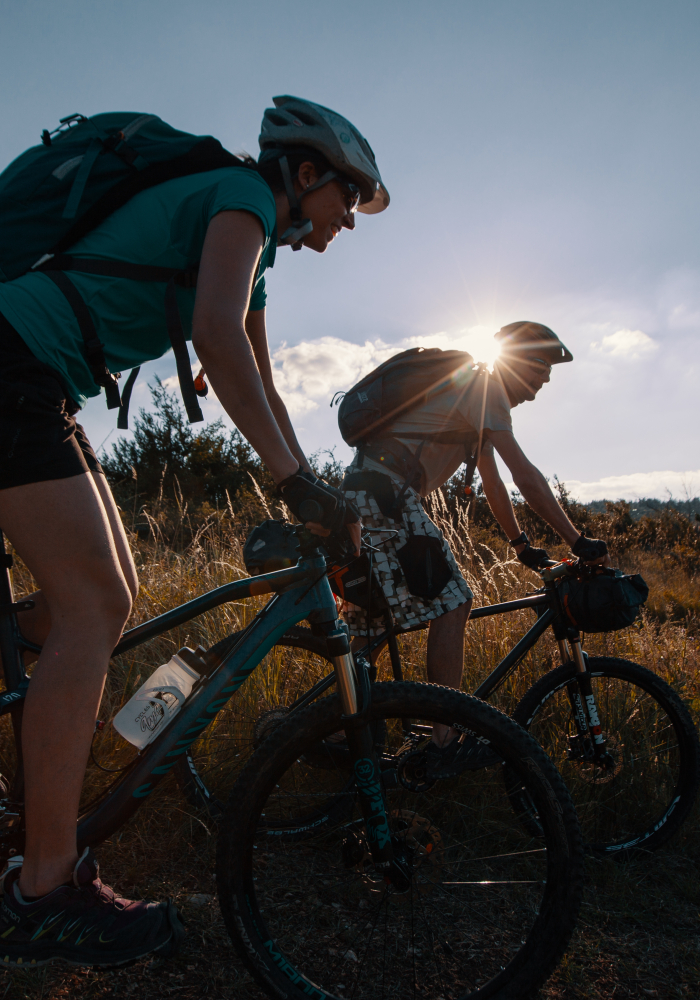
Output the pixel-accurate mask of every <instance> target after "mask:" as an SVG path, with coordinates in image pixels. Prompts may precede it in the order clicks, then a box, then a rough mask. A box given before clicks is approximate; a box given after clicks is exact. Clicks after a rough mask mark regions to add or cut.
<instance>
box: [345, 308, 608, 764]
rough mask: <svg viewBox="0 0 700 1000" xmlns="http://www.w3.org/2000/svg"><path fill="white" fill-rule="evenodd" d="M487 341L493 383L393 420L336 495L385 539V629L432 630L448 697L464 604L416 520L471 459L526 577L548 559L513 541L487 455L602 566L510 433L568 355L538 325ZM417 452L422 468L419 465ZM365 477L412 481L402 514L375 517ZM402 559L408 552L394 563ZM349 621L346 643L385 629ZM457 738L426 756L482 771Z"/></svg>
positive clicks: (396, 488) (437, 675) (456, 580)
mask: <svg viewBox="0 0 700 1000" xmlns="http://www.w3.org/2000/svg"><path fill="white" fill-rule="evenodd" d="M495 336H496V339H497V340H498V341H499V343H500V345H501V351H500V355H499V357H498V360H497V361H496V363H495V365H494V371H493V373H492V374H489V373H488V372H487V371H483V372H482V373H481V374H474V373H473V371H472V370H471V369H470V370H469V371H468V372H465V373H463V377H458V378H456V379H453V380H452V382H451V384H450V386H449V387H448V388H446V389H442V390H440V391H439V392H437V393H436V394H435V395H433V396H432V397H430V398H429V399H428V401H427V402H425V403H423V404H422V405H420V406H418V407H416V408H415V409H411V410H410V411H409V412H408V413H406V414H405V415H404V416H400V417H399V418H398V419H397V420H396V421H395V422H394V423H393V424H392V425H391V427H390V428H389V430H388V431H385V432H383V434H382V439H381V441H378V442H377V443H376V445H370V446H365V447H363V448H362V457H361V458H360V457H359V454H358V456H357V457H356V458H355V459H354V461H353V463H352V464H351V466H350V467H349V468H348V470H347V473H346V479H345V480H344V485H343V489H345V495H346V496H347V497H348V498H349V499H351V500H353V501H354V503H355V504H356V505H357V507H358V508H359V511H360V514H361V516H362V520H363V524H364V525H365V527H372V528H375V529H378V528H384V529H387V530H389V531H393V532H394V534H389V535H387V536H384V537H385V538H386V539H387V540H386V541H383V542H382V544H381V545H379V547H378V552H377V554H376V556H375V566H376V574H377V577H378V580H379V583H380V584H381V587H382V591H383V594H384V597H385V599H386V601H387V604H388V607H389V610H390V612H391V615H392V618H393V621H394V624H395V625H399V627H401V628H405V629H410V628H415V627H416V626H420V625H421V624H422V623H425V622H429V623H430V627H429V633H428V650H427V674H428V680H429V681H431V682H433V683H436V684H445V685H447V686H448V687H455V688H458V687H459V686H460V682H461V678H462V669H463V663H464V628H465V625H466V622H467V619H468V617H469V611H470V609H471V604H472V597H473V595H472V593H471V590H470V589H469V587H468V585H467V582H466V580H465V579H464V577H463V576H462V574H461V573H460V571H459V568H458V566H457V563H456V561H455V559H454V556H453V555H452V552H451V551H450V547H449V545H448V543H447V541H446V540H445V538H444V537H443V535H442V532H441V531H440V530H439V529H438V527H437V526H436V525H435V524H434V523H433V521H431V519H430V518H429V517H428V515H427V514H426V512H425V510H424V509H423V506H422V504H421V497H424V496H427V495H428V494H429V493H431V492H432V491H433V490H435V489H438V488H439V487H440V486H442V485H443V484H444V483H445V482H446V481H447V480H448V479H449V478H450V476H452V475H454V473H455V472H456V471H457V469H458V468H459V466H460V465H461V464H462V462H463V461H465V460H466V459H467V458H468V456H469V455H471V454H473V453H477V454H478V464H477V468H478V470H479V474H480V476H481V481H482V484H483V487H484V492H485V494H486V498H487V500H488V502H489V504H490V506H491V510H492V511H493V514H494V516H495V518H496V520H497V521H498V523H499V524H500V526H501V528H502V529H503V531H504V532H505V534H506V537H507V538H508V539H509V540H510V544H511V545H512V546H513V548H514V550H515V552H516V553H517V556H518V559H519V560H520V561H521V562H522V563H524V564H525V565H526V566H529V567H530V568H531V569H537V568H538V567H539V566H540V565H544V561H545V560H546V559H547V558H548V556H547V553H546V552H545V550H544V549H538V548H534V547H533V546H532V545H531V544H530V542H529V540H528V538H527V535H526V534H525V533H524V532H523V531H521V529H520V525H519V524H518V521H517V519H516V516H515V512H514V510H513V505H512V503H511V500H510V497H509V495H508V491H507V489H506V487H505V485H504V483H503V481H502V480H501V477H500V475H499V472H498V467H497V465H496V460H495V455H494V449H495V451H497V452H498V454H499V455H500V456H501V458H502V459H503V461H504V462H505V464H506V465H507V466H508V468H509V470H510V472H511V475H512V477H513V481H514V483H515V485H516V486H517V488H518V489H519V490H520V492H521V493H522V495H523V497H524V498H525V499H526V500H527V502H528V503H529V505H530V506H531V507H532V509H533V510H534V511H535V512H536V513H537V514H539V515H540V517H542V518H544V520H545V521H547V523H548V524H549V525H551V527H552V528H554V530H555V531H556V532H558V534H559V535H560V536H561V537H562V539H563V540H564V541H565V542H567V543H568V544H569V545H570V546H571V550H572V552H573V553H574V555H576V556H580V557H581V558H582V559H583V560H585V561H591V562H597V561H603V560H605V559H607V558H608V557H607V546H606V544H605V542H604V541H600V540H597V539H590V538H585V537H584V535H583V532H579V531H578V530H577V529H576V528H575V527H574V525H573V524H572V523H571V521H570V520H569V518H568V517H567V515H566V513H565V512H564V511H563V510H562V508H561V507H560V505H559V504H558V502H557V500H556V498H555V497H554V494H553V493H552V491H551V489H550V487H549V484H548V483H547V480H546V479H545V478H544V476H543V475H542V473H541V472H539V470H538V469H536V468H535V466H534V465H533V464H532V462H530V461H529V460H528V459H527V457H526V456H525V455H524V453H523V451H522V449H521V448H520V446H519V445H518V442H517V441H516V439H515V437H514V435H513V430H512V424H511V416H510V411H511V409H512V408H513V407H515V406H518V405H519V404H520V403H524V402H526V401H532V400H534V399H535V397H536V395H537V393H538V392H539V390H540V389H541V388H542V386H543V385H544V384H545V382H549V376H550V373H551V370H552V365H555V364H560V363H562V362H566V361H572V360H573V357H572V355H571V353H570V352H569V351H568V350H567V348H566V347H565V346H564V345H563V344H562V342H561V341H560V340H559V338H558V337H557V335H556V334H555V333H553V331H552V330H550V329H549V328H548V327H546V326H542V325H541V324H540V323H529V322H520V323H511V324H510V325H508V326H505V327H503V328H502V329H501V330H499V332H498V333H497V334H496V335H495ZM444 431H448V432H451V434H449V435H445V436H446V437H448V436H449V437H450V438H451V439H452V440H453V441H454V442H456V443H441V442H438V441H435V440H426V441H425V443H424V444H422V445H419V443H418V441H417V437H419V436H420V435H421V434H424V433H426V432H430V433H434V432H444ZM404 435H405V436H404ZM418 447H421V452H420V456H417V455H416V450H417V448H418ZM417 457H419V459H420V460H419V461H418V462H416V458H417ZM363 470H366V471H367V472H370V473H375V476H376V473H377V472H379V473H383V474H384V476H385V477H386V480H385V485H384V488H385V489H386V484H387V483H390V484H391V486H390V488H391V491H392V493H391V495H392V496H399V495H400V494H401V491H402V490H404V486H405V484H406V479H407V476H409V477H412V482H410V483H409V485H408V487H407V488H405V491H404V495H403V499H402V504H401V509H400V510H399V511H396V510H393V511H392V516H391V517H389V516H387V514H386V513H383V512H382V507H383V508H384V510H385V511H386V509H387V502H386V500H383V499H382V498H381V497H379V498H377V496H375V495H374V494H373V492H372V487H371V483H372V482H374V483H376V482H377V480H376V478H374V479H372V478H371V477H367V486H364V485H363V480H362V475H361V473H362V471H363ZM414 470H415V477H414V478H413V473H414ZM358 473H359V474H360V475H358ZM375 493H376V489H375ZM378 499H379V502H378ZM380 537H382V536H380ZM416 538H418V539H421V538H423V539H431V538H432V539H434V540H435V542H434V543H433V545H432V549H431V551H430V553H429V555H428V556H427V557H426V555H425V552H426V549H427V548H428V545H425V544H424V545H420V544H419V545H415V543H413V545H414V547H413V549H411V548H410V547H408V546H409V542H412V540H415V539H416ZM438 543H439V544H438ZM401 549H405V552H404V553H401V554H398V553H400V550H401ZM412 551H415V553H416V556H415V559H416V564H415V565H411V564H410V562H409V560H410V559H411V558H413V557H412V556H410V557H408V559H407V556H406V553H408V552H412ZM429 577H430V578H431V579H432V580H433V581H435V584H434V587H433V591H435V590H437V591H438V592H437V593H434V592H433V593H431V591H430V586H429V581H428V578H429ZM426 593H427V594H428V595H429V596H426ZM347 620H348V625H349V628H350V632H351V634H352V635H355V636H365V635H367V632H368V628H369V632H370V634H378V632H379V631H382V630H383V629H384V627H385V622H384V619H383V618H377V619H376V620H373V621H372V622H371V623H369V624H368V622H367V617H366V614H365V612H364V610H363V609H361V608H356V607H352V606H351V607H350V608H349V609H348V611H347ZM358 642H359V640H358ZM455 736H456V734H455V732H454V730H452V729H450V728H449V727H447V726H436V727H435V728H434V732H433V739H432V743H431V745H430V747H429V750H430V752H431V753H433V754H434V755H435V761H436V766H439V768H440V769H441V773H442V772H443V771H444V775H445V776H447V775H448V773H455V769H457V770H459V769H461V768H463V767H468V766H470V765H471V764H472V763H474V762H475V761H476V760H477V757H478V762H479V763H481V764H483V762H484V759H488V758H485V757H484V754H483V753H481V754H480V755H479V751H478V748H477V747H475V746H474V745H473V744H470V743H469V741H467V740H465V741H463V742H462V743H458V742H457V740H456V739H455Z"/></svg>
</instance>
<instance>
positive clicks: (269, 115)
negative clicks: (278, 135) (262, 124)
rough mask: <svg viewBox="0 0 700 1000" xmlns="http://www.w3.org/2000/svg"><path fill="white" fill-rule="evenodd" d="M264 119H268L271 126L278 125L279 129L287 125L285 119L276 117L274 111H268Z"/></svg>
mask: <svg viewBox="0 0 700 1000" xmlns="http://www.w3.org/2000/svg"><path fill="white" fill-rule="evenodd" d="M265 117H266V118H268V119H269V120H270V121H271V122H272V124H273V125H279V126H280V127H283V126H285V125H289V122H288V120H287V119H286V118H283V117H282V115H276V114H275V112H274V111H268V112H267V114H266V115H265Z"/></svg>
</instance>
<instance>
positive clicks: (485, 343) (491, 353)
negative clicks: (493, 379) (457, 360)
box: [459, 326, 501, 369]
mask: <svg viewBox="0 0 700 1000" xmlns="http://www.w3.org/2000/svg"><path fill="white" fill-rule="evenodd" d="M495 332H496V331H495V330H492V329H491V328H490V327H486V326H472V327H470V328H469V329H468V330H465V332H464V333H463V334H462V336H461V337H460V338H459V339H460V341H461V344H460V346H462V345H463V346H464V350H466V351H469V353H470V354H471V356H472V357H473V358H474V360H475V361H481V362H483V364H486V365H488V367H489V368H491V369H493V364H494V362H495V360H496V358H497V357H498V355H499V353H500V350H501V345H500V344H499V343H498V341H497V340H494V338H493V335H494V333H495Z"/></svg>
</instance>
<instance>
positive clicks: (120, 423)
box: [117, 365, 141, 431]
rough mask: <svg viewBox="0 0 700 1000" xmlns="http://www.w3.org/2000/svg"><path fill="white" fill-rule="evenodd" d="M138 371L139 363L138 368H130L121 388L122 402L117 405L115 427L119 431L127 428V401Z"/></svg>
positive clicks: (129, 399) (129, 400) (129, 398)
mask: <svg viewBox="0 0 700 1000" xmlns="http://www.w3.org/2000/svg"><path fill="white" fill-rule="evenodd" d="M140 371H141V365H139V366H138V368H132V369H131V373H130V375H129V377H128V379H127V380H126V383H125V385H124V388H123V389H122V404H121V406H120V407H119V414H118V416H117V429H118V430H120V431H126V430H128V429H129V403H130V402H131V393H132V390H133V388H134V385H135V383H136V379H137V378H138V375H139V372H140Z"/></svg>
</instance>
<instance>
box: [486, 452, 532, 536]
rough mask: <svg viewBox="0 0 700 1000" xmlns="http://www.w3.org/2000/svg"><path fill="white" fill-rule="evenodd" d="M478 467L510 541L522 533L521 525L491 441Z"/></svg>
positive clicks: (488, 498) (493, 507) (499, 521)
mask: <svg viewBox="0 0 700 1000" xmlns="http://www.w3.org/2000/svg"><path fill="white" fill-rule="evenodd" d="M478 469H479V475H480V476H481V482H482V485H483V487H484V493H485V494H486V499H487V500H488V502H489V507H490V508H491V511H492V513H493V516H494V517H495V518H496V520H497V521H498V523H499V524H500V526H501V527H502V528H503V531H504V532H505V535H506V538H507V539H508V540H509V541H510V540H511V539H513V538H517V537H518V535H519V534H520V525H519V524H518V522H517V519H516V517H515V511H514V510H513V504H512V503H511V501H510V497H509V496H508V490H507V489H506V487H505V483H504V482H503V480H502V479H501V476H500V474H499V472H498V466H497V465H496V457H495V455H494V453H493V445H492V444H491V443H490V442H487V443H486V444H485V445H484V447H483V449H482V452H481V456H480V458H479V465H478ZM524 547H525V546H524V545H522V546H520V545H516V547H515V548H516V551H520V549H522V548H524Z"/></svg>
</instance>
